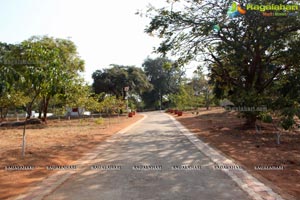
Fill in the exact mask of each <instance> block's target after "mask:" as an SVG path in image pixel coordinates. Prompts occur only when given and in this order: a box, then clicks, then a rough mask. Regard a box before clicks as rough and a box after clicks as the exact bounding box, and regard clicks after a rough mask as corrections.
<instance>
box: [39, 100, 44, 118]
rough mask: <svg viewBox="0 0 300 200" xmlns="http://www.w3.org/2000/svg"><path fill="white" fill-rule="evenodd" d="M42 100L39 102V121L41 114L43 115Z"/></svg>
mask: <svg viewBox="0 0 300 200" xmlns="http://www.w3.org/2000/svg"><path fill="white" fill-rule="evenodd" d="M44 105H45V103H44V98H43V99H42V100H41V102H40V108H39V119H42V113H43V110H44Z"/></svg>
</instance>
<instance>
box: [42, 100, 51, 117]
mask: <svg viewBox="0 0 300 200" xmlns="http://www.w3.org/2000/svg"><path fill="white" fill-rule="evenodd" d="M49 101H50V97H46V98H45V99H44V109H43V114H44V116H43V121H44V122H47V113H48V105H49Z"/></svg>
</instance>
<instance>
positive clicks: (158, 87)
mask: <svg viewBox="0 0 300 200" xmlns="http://www.w3.org/2000/svg"><path fill="white" fill-rule="evenodd" d="M143 68H144V71H145V73H146V75H147V77H148V80H149V81H150V83H151V84H152V85H153V90H151V91H149V92H145V93H144V94H143V101H144V102H145V106H146V107H148V108H155V107H156V108H158V107H160V108H161V107H162V103H163V97H164V96H165V95H168V94H171V93H176V92H177V91H179V88H180V82H181V80H182V76H183V75H184V72H183V71H182V69H181V68H180V67H179V66H178V65H177V63H174V62H172V61H171V60H169V59H167V58H156V59H151V58H147V59H146V60H145V61H144V63H143Z"/></svg>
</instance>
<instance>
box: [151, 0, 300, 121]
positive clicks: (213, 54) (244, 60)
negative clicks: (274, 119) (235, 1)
mask: <svg viewBox="0 0 300 200" xmlns="http://www.w3.org/2000/svg"><path fill="white" fill-rule="evenodd" d="M169 3H170V7H169V8H167V7H166V8H161V9H156V8H153V7H152V8H150V9H149V11H148V16H150V18H151V22H150V24H149V26H148V27H147V28H146V32H147V33H149V34H156V35H158V36H159V37H161V38H163V41H162V43H161V44H160V46H159V47H158V48H157V49H156V50H157V52H159V53H162V54H163V55H166V54H167V53H171V54H172V55H175V56H178V57H179V58H178V61H179V62H181V63H187V62H189V61H190V60H202V61H205V62H206V66H207V67H208V69H209V71H210V77H211V80H212V82H213V83H214V93H215V95H216V97H218V98H228V99H229V100H230V101H232V102H233V103H234V104H235V105H238V106H249V107H255V106H256V107H257V106H262V105H265V104H267V103H269V102H270V100H272V99H270V98H269V94H268V93H269V92H270V91H271V90H272V88H273V87H275V85H276V84H281V83H280V80H281V79H282V76H284V75H285V74H286V73H289V72H293V70H295V69H297V68H299V65H300V61H299V59H297V58H299V56H300V52H299V44H300V38H299V30H300V19H299V18H298V17H265V16H263V15H262V13H261V12H260V11H251V10H249V11H247V13H246V14H245V15H242V16H238V17H236V18H231V17H228V16H227V10H228V8H229V7H230V6H231V4H232V2H230V1H219V0H202V1H189V0H185V1H177V0H173V1H172V0H171V1H169ZM248 3H252V4H297V5H299V2H298V1H296V0H288V1H284V0H271V1H257V0H247V1H244V4H243V5H241V6H242V7H243V6H245V5H246V4H248ZM216 26H218V28H217V29H214V27H216ZM273 100H274V99H273ZM271 102H272V101H271ZM243 114H244V116H245V117H246V119H247V123H246V124H247V125H249V126H251V127H253V126H254V124H255V120H256V117H257V116H258V115H259V112H258V111H253V112H252V111H251V112H243Z"/></svg>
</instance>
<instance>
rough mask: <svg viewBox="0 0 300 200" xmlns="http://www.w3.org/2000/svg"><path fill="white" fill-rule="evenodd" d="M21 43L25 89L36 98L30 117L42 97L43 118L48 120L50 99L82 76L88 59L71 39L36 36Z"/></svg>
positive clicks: (33, 99) (30, 104)
mask: <svg viewBox="0 0 300 200" xmlns="http://www.w3.org/2000/svg"><path fill="white" fill-rule="evenodd" d="M21 45H22V58H23V60H25V61H26V63H24V65H25V66H26V69H27V70H26V71H25V79H26V83H27V86H26V87H25V89H26V90H25V91H27V94H28V95H29V96H31V98H32V99H31V101H30V103H29V104H28V109H27V112H28V116H30V115H31V107H32V105H33V103H34V102H35V101H36V100H37V99H40V101H41V104H40V105H41V111H42V112H43V115H44V116H43V119H44V120H46V118H47V112H48V105H49V101H50V100H51V98H53V97H54V95H56V94H60V93H62V92H63V91H64V90H65V87H66V86H67V85H69V84H70V83H72V81H71V80H73V79H75V78H76V77H78V76H79V74H78V72H80V71H83V70H84V62H83V60H81V59H80V58H79V56H78V53H77V49H76V46H75V44H74V43H73V42H72V41H70V40H66V39H58V38H52V37H47V36H43V37H37V36H33V37H31V38H30V39H29V40H25V41H23V42H22V44H21Z"/></svg>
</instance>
